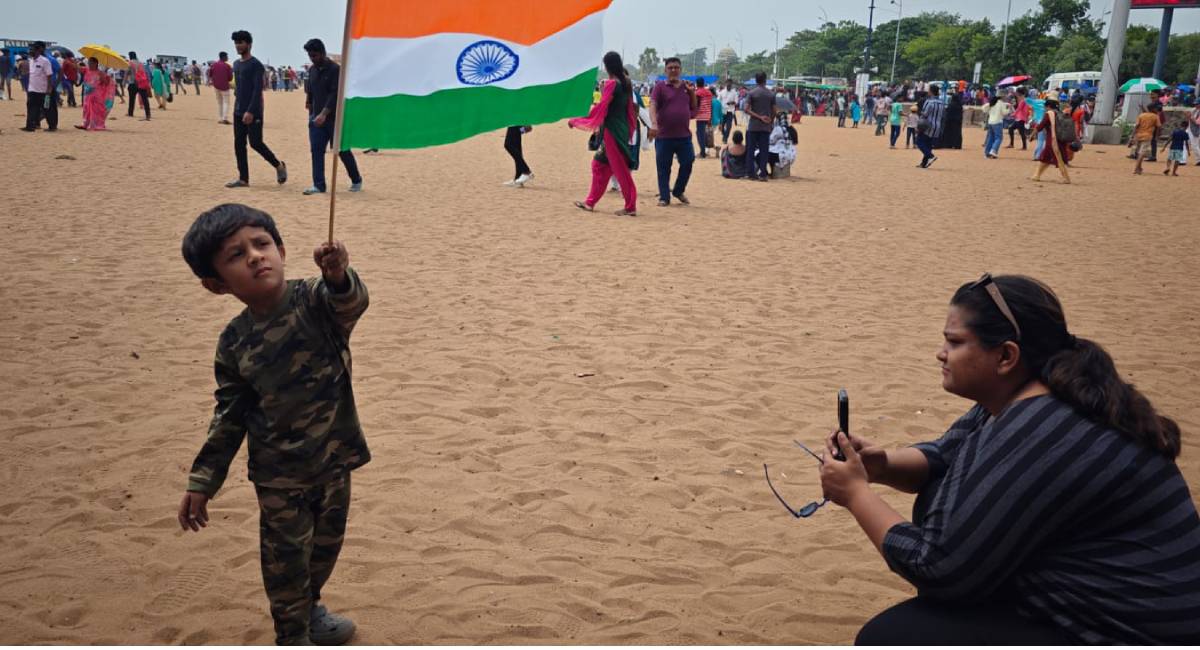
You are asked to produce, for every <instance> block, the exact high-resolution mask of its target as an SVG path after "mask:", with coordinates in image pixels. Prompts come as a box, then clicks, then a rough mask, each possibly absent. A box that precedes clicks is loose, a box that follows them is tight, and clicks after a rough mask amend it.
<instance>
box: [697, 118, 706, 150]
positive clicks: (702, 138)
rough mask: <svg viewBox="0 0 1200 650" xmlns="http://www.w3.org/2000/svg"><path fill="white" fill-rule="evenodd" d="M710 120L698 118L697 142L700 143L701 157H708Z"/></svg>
mask: <svg viewBox="0 0 1200 650" xmlns="http://www.w3.org/2000/svg"><path fill="white" fill-rule="evenodd" d="M707 137H708V122H706V121H704V120H696V144H698V145H700V157H701V158H708V150H707V146H706V145H707V144H708V140H707Z"/></svg>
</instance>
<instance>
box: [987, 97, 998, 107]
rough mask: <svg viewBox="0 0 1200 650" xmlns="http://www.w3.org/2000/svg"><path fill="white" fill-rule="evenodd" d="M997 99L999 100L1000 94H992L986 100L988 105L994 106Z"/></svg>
mask: <svg viewBox="0 0 1200 650" xmlns="http://www.w3.org/2000/svg"><path fill="white" fill-rule="evenodd" d="M998 101H1000V95H992V98H991V99H989V100H988V106H995V105H996V102H998Z"/></svg>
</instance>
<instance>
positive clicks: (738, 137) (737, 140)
mask: <svg viewBox="0 0 1200 650" xmlns="http://www.w3.org/2000/svg"><path fill="white" fill-rule="evenodd" d="M744 140H745V138H744V136H742V132H741V131H734V132H733V143H734V144H742V142H743V141H744Z"/></svg>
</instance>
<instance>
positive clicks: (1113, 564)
mask: <svg viewBox="0 0 1200 650" xmlns="http://www.w3.org/2000/svg"><path fill="white" fill-rule="evenodd" d="M916 448H917V449H920V450H921V451H922V452H924V454H925V456H926V458H928V459H929V470H930V482H929V483H928V484H926V486H925V488H924V489H923V490H921V493H920V495H919V496H918V498H917V502H916V505H915V506H914V508H913V523H911V524H910V523H902V524H897V525H895V526H893V527H892V528H891V529H890V530H889V531H888V533H887V536H886V537H885V539H884V542H883V554H884V557H885V558H886V559H887V562H888V565H889V566H890V567H891V568H892V570H893V571H895V572H896V573H898V574H900V575H901V576H903V577H904V578H905V579H907V580H908V581H909V582H911V583H912V584H913V585H914V586H916V587H917V591H918V593H919V594H920V595H921V596H922V597H930V598H935V599H942V600H953V601H958V602H963V601H973V602H980V601H983V602H987V601H996V602H1006V603H1011V604H1013V605H1015V607H1016V608H1017V610H1018V611H1019V612H1021V614H1023V615H1025V616H1028V617H1030V618H1036V619H1040V620H1045V621H1048V622H1051V623H1053V624H1055V625H1057V626H1059V627H1060V628H1062V629H1063V630H1065V631H1066V632H1067V633H1068V634H1070V635H1071V636H1073V637H1074V638H1075V639H1077V640H1078V641H1080V642H1083V643H1136V644H1150V643H1179V644H1185V643H1186V644H1194V643H1200V517H1198V516H1197V514H1196V505H1195V503H1194V502H1193V501H1192V497H1191V494H1190V493H1189V492H1188V486H1187V483H1186V482H1185V481H1184V479H1183V475H1182V474H1180V472H1179V468H1178V467H1176V466H1175V463H1174V462H1173V461H1172V460H1170V459H1168V458H1166V457H1165V456H1163V455H1162V454H1160V453H1158V452H1156V451H1154V450H1152V449H1149V448H1147V447H1144V446H1142V445H1140V444H1138V443H1137V442H1134V441H1133V440H1131V439H1129V438H1127V437H1125V436H1124V435H1122V434H1120V433H1118V432H1116V431H1113V430H1111V429H1107V428H1105V427H1102V426H1100V425H1097V424H1095V423H1093V422H1091V421H1089V420H1087V419H1085V418H1084V417H1083V416H1081V415H1080V414H1079V413H1077V412H1076V411H1075V410H1074V409H1072V408H1071V406H1069V405H1068V404H1066V403H1064V402H1062V401H1060V400H1058V399H1057V398H1055V397H1053V396H1050V395H1045V396H1041V397H1034V398H1030V399H1026V400H1022V401H1020V402H1017V403H1015V404H1013V405H1011V406H1009V407H1008V408H1007V409H1006V410H1005V411H1004V412H1003V413H1001V414H1000V416H999V417H998V418H995V419H989V414H988V412H987V411H986V410H984V409H983V407H981V406H979V405H976V406H975V407H974V408H972V409H971V410H970V411H968V412H967V414H966V415H964V416H963V417H961V418H959V420H958V421H957V422H955V423H954V426H952V427H951V428H950V430H949V431H947V432H946V435H944V436H942V438H941V439H940V440H937V441H936V442H928V443H920V444H918V445H916Z"/></svg>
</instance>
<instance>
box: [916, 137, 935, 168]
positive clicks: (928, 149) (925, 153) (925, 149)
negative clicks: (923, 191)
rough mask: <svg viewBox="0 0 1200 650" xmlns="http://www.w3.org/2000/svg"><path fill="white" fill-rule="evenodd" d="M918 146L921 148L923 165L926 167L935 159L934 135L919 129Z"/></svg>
mask: <svg viewBox="0 0 1200 650" xmlns="http://www.w3.org/2000/svg"><path fill="white" fill-rule="evenodd" d="M917 148H918V149H920V150H921V166H922V167H924V166H925V165H928V164H929V161H930V160H932V159H933V136H930V135H929V134H928V133H921V132H920V131H918V132H917Z"/></svg>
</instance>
